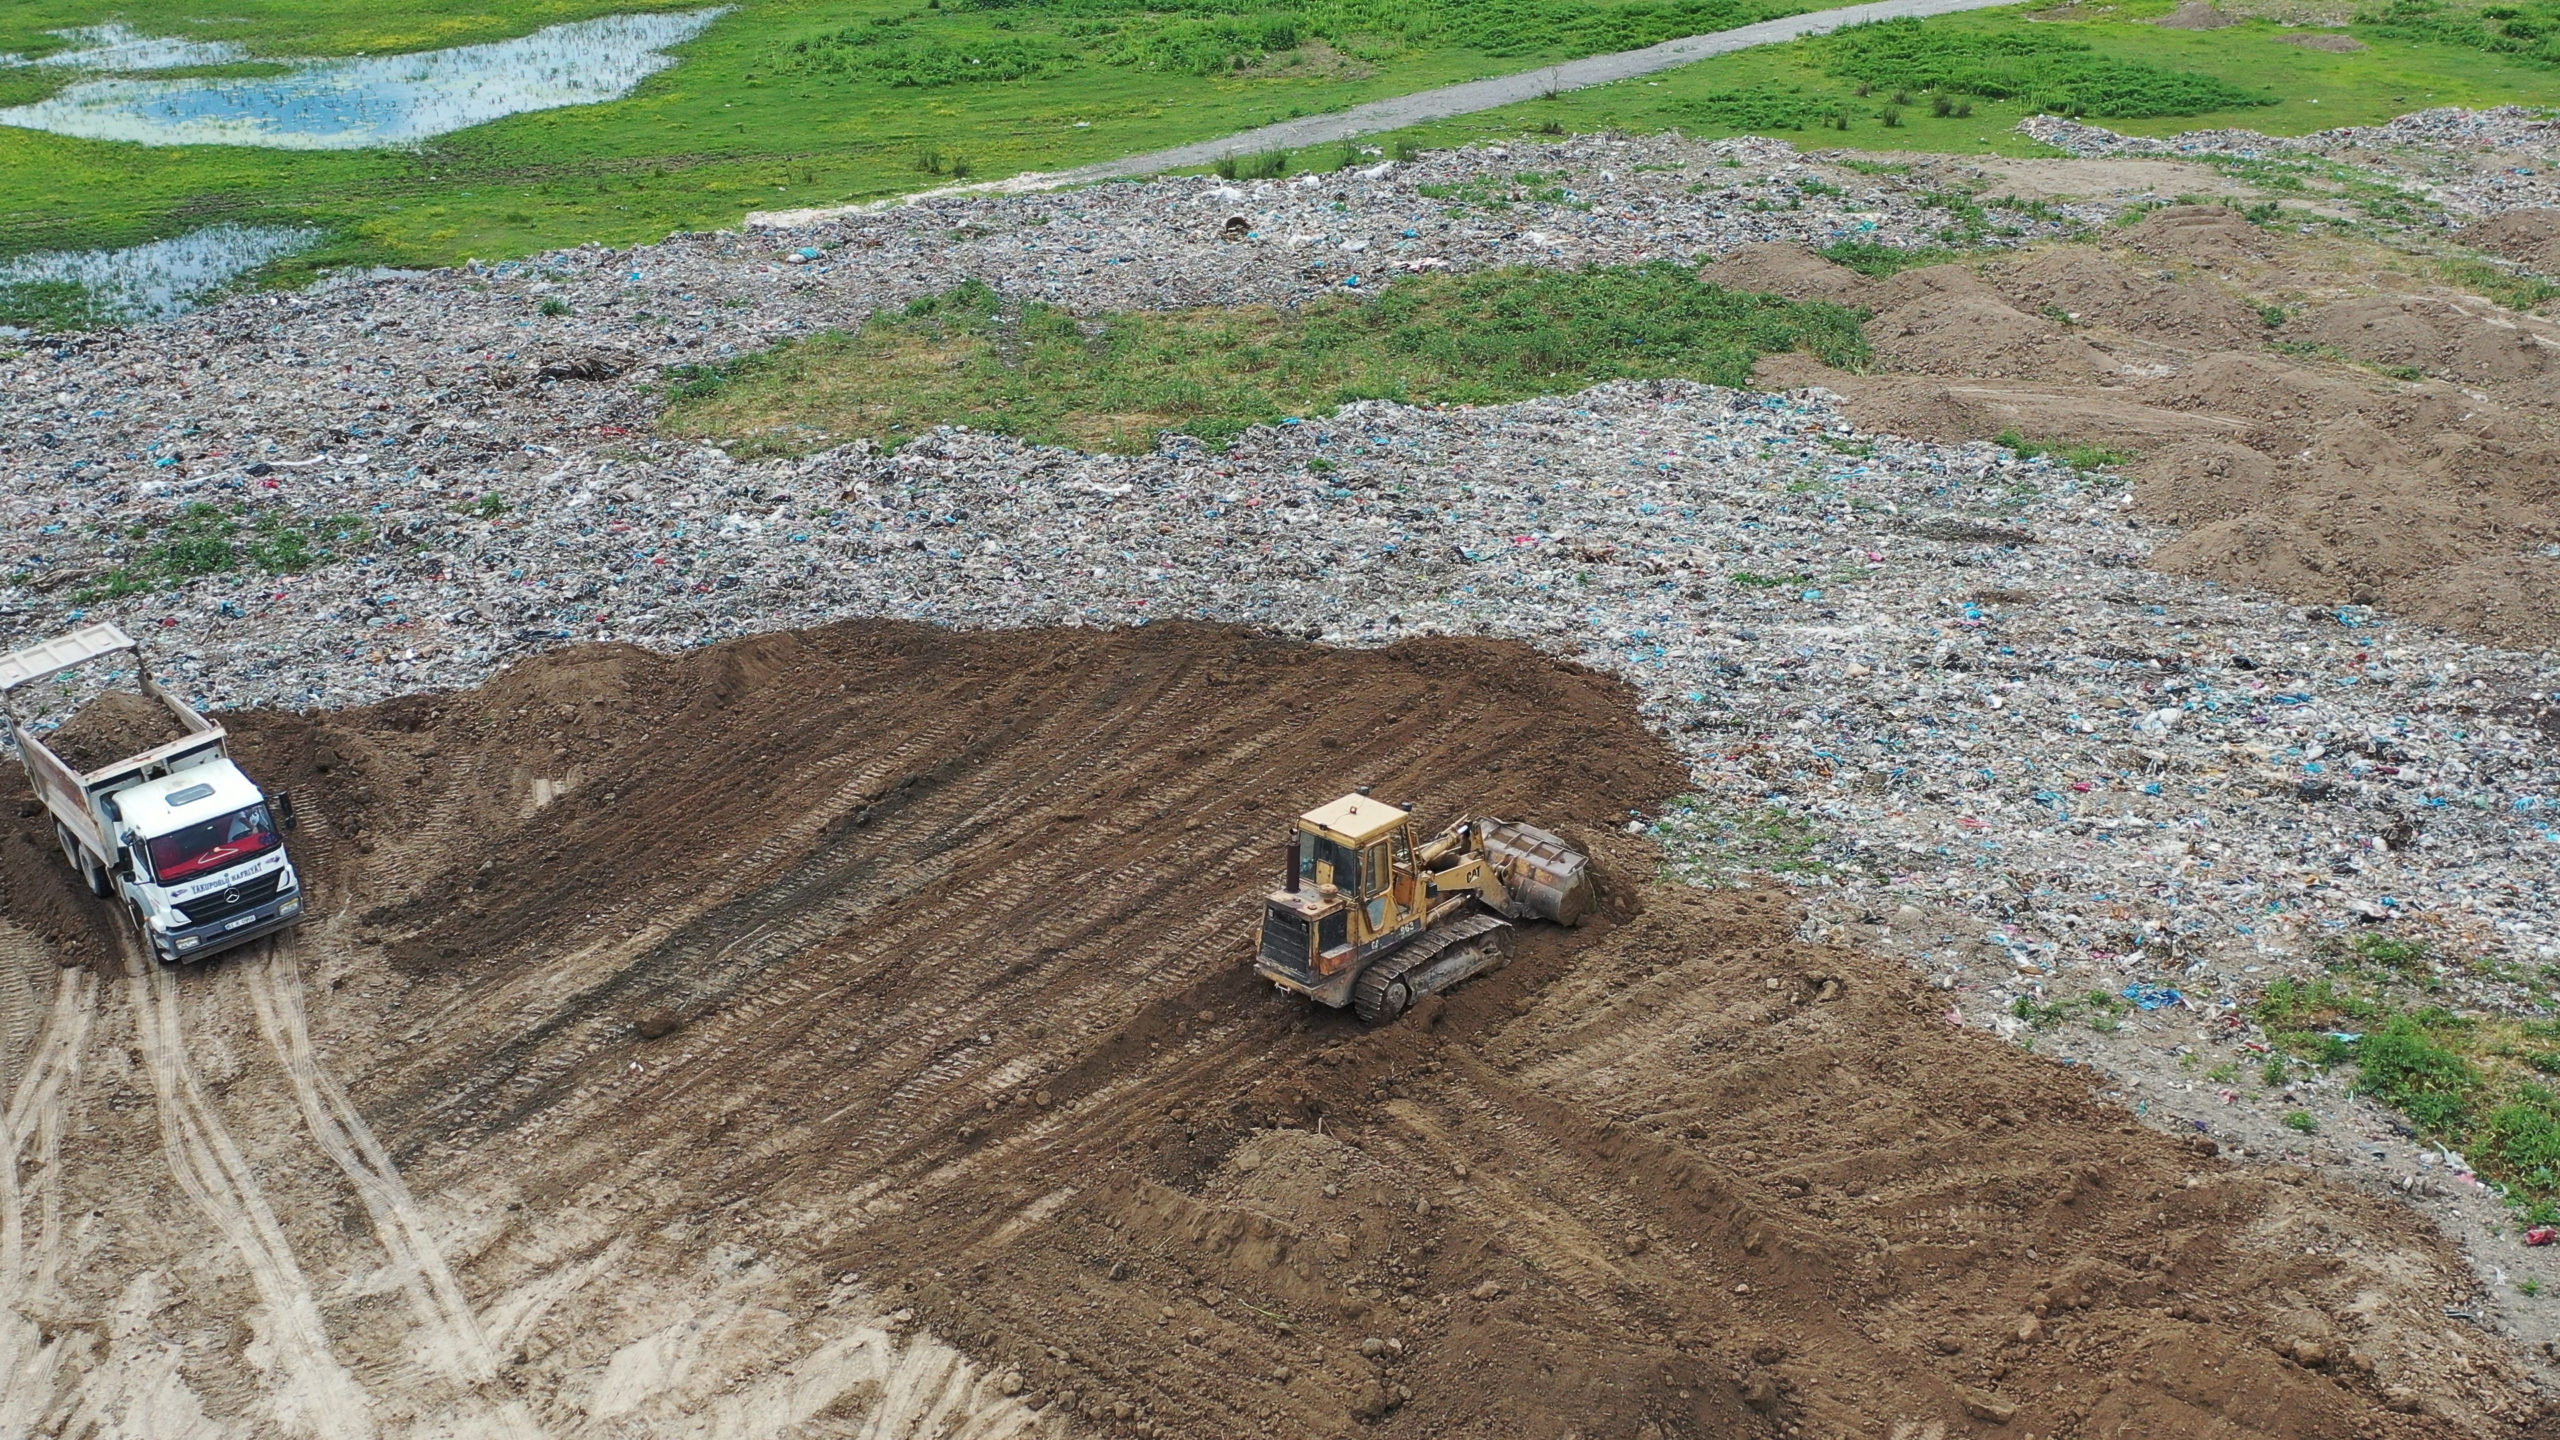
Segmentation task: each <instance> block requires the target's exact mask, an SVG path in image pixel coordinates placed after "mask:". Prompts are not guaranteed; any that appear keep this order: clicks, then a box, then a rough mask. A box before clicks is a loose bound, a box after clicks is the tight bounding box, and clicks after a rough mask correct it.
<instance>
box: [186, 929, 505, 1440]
mask: <svg viewBox="0 0 2560 1440" xmlns="http://www.w3.org/2000/svg"><path fill="white" fill-rule="evenodd" d="M264 949H265V953H264V954H260V955H253V956H251V957H249V958H248V959H246V960H245V961H243V962H242V963H240V964H238V965H237V966H235V967H234V970H235V971H236V973H237V974H239V975H240V977H241V979H242V981H243V983H244V984H245V985H246V986H247V988H248V992H249V1001H250V1005H251V1008H252V1009H253V1010H254V1011H255V1012H256V1014H257V1017H258V1029H259V1032H260V1033H261V1034H263V1035H264V1036H265V1037H266V1040H267V1045H268V1048H269V1049H270V1050H271V1051H273V1052H274V1055H275V1059H276V1062H277V1063H278V1064H279V1065H280V1066H282V1067H283V1069H284V1072H285V1076H286V1078H287V1079H288V1080H289V1081H291V1082H292V1086H293V1093H294V1100H295V1103H296V1104H297V1105H298V1106H299V1107H300V1109H301V1111H302V1119H303V1124H304V1125H305V1126H306V1127H307V1128H308V1129H309V1130H310V1132H311V1138H312V1139H313V1140H314V1141H315V1142H316V1143H317V1144H318V1145H319V1147H320V1149H321V1151H322V1152H323V1153H324V1154H326V1155H327V1156H328V1157H329V1159H330V1161H331V1162H332V1163H334V1164H335V1165H336V1166H337V1167H338V1169H339V1171H340V1172H341V1173H342V1174H344V1175H345V1176H346V1178H347V1181H348V1183H349V1184H350V1185H352V1186H353V1187H354V1188H355V1192H356V1197H357V1199H358V1200H359V1201H360V1202H361V1203H362V1204H363V1206H364V1209H365V1214H366V1216H367V1217H368V1218H369V1219H370V1221H371V1222H372V1226H373V1235H374V1239H375V1240H376V1241H377V1242H378V1243H379V1244H380V1245H381V1246H382V1249H383V1252H384V1253H385V1254H386V1255H388V1256H389V1257H390V1260H391V1265H392V1269H393V1270H394V1272H396V1274H397V1276H398V1278H399V1282H400V1288H401V1290H402V1292H403V1293H404V1295H405V1296H406V1298H407V1300H408V1302H409V1309H410V1313H411V1315H412V1317H413V1318H414V1320H415V1322H416V1326H417V1334H418V1336H419V1337H420V1338H421V1339H422V1340H423V1342H424V1349H425V1353H426V1355H427V1357H428V1360H429V1364H430V1366H431V1368H433V1369H434V1370H436V1371H437V1372H439V1373H440V1374H441V1375H442V1376H443V1378H445V1379H448V1380H451V1381H455V1382H457V1383H459V1384H462V1385H464V1386H467V1387H478V1386H483V1385H486V1384H488V1383H489V1382H490V1381H492V1380H494V1379H495V1378H496V1377H497V1374H498V1357H497V1355H496V1353H495V1351H494V1349H493V1347H492V1346H491V1344H490V1342H489V1337H488V1335H487V1334H486V1333H485V1332H484V1331H483V1329H482V1327H481V1324H480V1318H479V1316H478V1314H477V1313H476V1312H474V1311H473V1309H472V1307H471V1302H470V1300H469V1299H468V1297H466V1296H465V1295H464V1294H463V1291H462V1285H461V1282H460V1281H459V1280H457V1279H456V1278H455V1277H454V1273H453V1270H452V1268H451V1267H450V1266H449V1265H447V1264H446V1262H445V1257H444V1252H443V1249H442V1248H441V1247H440V1246H439V1245H438V1244H437V1242H436V1238H435V1235H434V1232H433V1230H432V1229H431V1228H430V1226H429V1224H428V1221H427V1216H426V1213H425V1211H424V1209H423V1207H421V1206H420V1205H419V1204H418V1201H417V1198H416V1197H415V1196H414V1195H412V1194H411V1193H410V1192H409V1186H408V1183H407V1181H405V1180H404V1179H402V1178H401V1174H400V1169H399V1167H398V1166H397V1165H395V1164H393V1163H392V1160H391V1155H390V1152H389V1151H388V1150H386V1149H385V1148H384V1146H383V1144H382V1142H381V1141H380V1140H379V1139H377V1138H376V1137H375V1135H374V1133H373V1128H372V1127H371V1126H370V1125H368V1124H367V1123H365V1118H364V1115H363V1113H362V1112H361V1111H359V1110H357V1108H356V1106H355V1102H354V1101H352V1100H350V1099H349V1098H348V1096H347V1092H346V1089H345V1087H344V1086H342V1085H340V1084H339V1083H338V1081H337V1078H336V1077H335V1076H333V1075H331V1074H330V1073H329V1072H328V1070H327V1069H326V1067H324V1066H322V1065H321V1063H320V1057H319V1055H318V1053H317V1051H316V1050H314V1048H313V1046H312V1043H311V1028H310V1023H309V1021H308V1019H307V1018H306V1017H305V1015H304V1013H303V1003H302V971H301V966H300V963H299V961H298V960H297V958H296V941H295V940H293V939H292V938H286V939H283V940H277V941H272V942H270V943H269V944H268V945H267V946H266V947H264ZM468 1408H472V1409H480V1410H485V1412H486V1413H485V1415H484V1416H483V1418H485V1419H486V1420H487V1421H488V1422H490V1423H489V1425H488V1427H487V1428H488V1429H490V1430H493V1431H494V1432H495V1433H498V1434H504V1435H508V1436H514V1437H521V1440H533V1437H535V1436H538V1435H539V1434H540V1433H541V1432H540V1430H539V1429H538V1427H536V1426H535V1424H534V1422H533V1416H532V1414H531V1412H530V1411H528V1410H527V1409H526V1408H525V1407H524V1405H523V1403H522V1402H521V1401H518V1400H516V1399H514V1398H513V1397H512V1396H509V1397H505V1398H503V1399H502V1400H500V1401H498V1402H497V1403H496V1404H495V1405H494V1406H471V1407H468Z"/></svg>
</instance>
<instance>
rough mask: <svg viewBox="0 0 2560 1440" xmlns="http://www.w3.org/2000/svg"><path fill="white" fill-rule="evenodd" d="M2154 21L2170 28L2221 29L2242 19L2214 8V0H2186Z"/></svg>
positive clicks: (2165, 27)
mask: <svg viewBox="0 0 2560 1440" xmlns="http://www.w3.org/2000/svg"><path fill="white" fill-rule="evenodd" d="M2152 23H2153V24H2155V25H2159V26H2161V27H2163V28H2164V29H2169V30H2220V29H2222V28H2224V27H2225V26H2229V25H2237V24H2239V23H2240V21H2239V20H2238V19H2237V18H2236V17H2234V16H2230V15H2225V14H2223V13H2222V12H2221V11H2219V10H2216V9H2214V8H2213V5H2212V0H2184V3H2182V4H2180V5H2179V6H2178V8H2177V9H2175V10H2172V11H2170V12H2169V13H2168V14H2167V15H2164V16H2162V17H2161V18H2160V19H2158V20H2155V21H2153V22H2152Z"/></svg>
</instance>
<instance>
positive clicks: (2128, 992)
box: [2124, 980, 2187, 1010]
mask: <svg viewBox="0 0 2560 1440" xmlns="http://www.w3.org/2000/svg"><path fill="white" fill-rule="evenodd" d="M2124 998H2126V999H2127V1000H2130V1001H2132V1002H2133V1003H2134V1004H2136V1005H2138V1006H2140V1007H2141V1008H2143V1009H2145V1010H2165V1009H2167V1008H2168V1007H2169V1006H2172V1005H2176V1004H2179V1003H2180V1002H2182V1001H2184V1000H2185V999H2186V998H2187V997H2186V996H2184V995H2181V994H2179V993H2178V992H2177V991H2175V990H2173V989H2170V988H2169V987H2168V986H2166V985H2146V984H2144V983H2143V982H2141V981H2139V980H2137V981H2135V982H2134V983H2132V984H2130V985H2127V986H2126V987H2124Z"/></svg>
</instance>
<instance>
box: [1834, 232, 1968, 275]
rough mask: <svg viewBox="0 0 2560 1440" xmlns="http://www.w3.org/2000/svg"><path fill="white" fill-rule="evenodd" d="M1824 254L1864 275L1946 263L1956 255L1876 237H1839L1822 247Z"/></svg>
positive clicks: (1932, 247) (1892, 272)
mask: <svg viewBox="0 0 2560 1440" xmlns="http://www.w3.org/2000/svg"><path fill="white" fill-rule="evenodd" d="M1822 258H1823V259H1825V260H1828V261H1830V262H1831V263H1832V264H1834V265H1845V266H1847V267H1849V268H1850V269H1852V270H1855V271H1857V272H1858V273H1859V274H1861V275H1869V276H1873V277H1875V278H1877V279H1879V280H1880V279H1883V278H1884V277H1885V276H1887V275H1892V274H1895V273H1897V272H1899V271H1903V270H1913V269H1917V268H1919V267H1921V266H1923V265H1943V264H1945V263H1946V262H1947V261H1949V260H1953V259H1955V258H1956V252H1955V251H1953V250H1941V249H1939V248H1937V247H1936V246H1933V245H1915V246H1908V247H1906V246H1901V245H1885V244H1880V243H1878V242H1876V241H1873V240H1835V241H1833V242H1831V243H1830V244H1828V245H1825V246H1823V247H1822Z"/></svg>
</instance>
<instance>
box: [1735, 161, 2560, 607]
mask: <svg viewBox="0 0 2560 1440" xmlns="http://www.w3.org/2000/svg"><path fill="white" fill-rule="evenodd" d="M2517 213H2518V214H2519V215H2521V214H2525V213H2528V212H2517ZM2510 218H2512V217H2510ZM2407 263H2408V262H2407V257H2388V256H2387V255H2385V254H2384V253H2382V252H2376V251H2372V250H2369V249H2363V250H2360V249H2357V248H2354V247H2351V246H2349V245H2346V244H2343V243H2335V242H2328V241H2324V240H2318V239H2311V238H2307V237H2304V236H2301V235H2297V234H2293V233H2290V232H2284V231H2277V230H2271V229H2263V228H2260V227H2257V226H2253V225H2251V224H2249V223H2248V222H2247V221H2245V220H2243V219H2242V218H2240V216H2239V214H2238V213H2237V212H2235V211H2232V210H2228V209H2223V208H2220V207H2208V206H2183V207H2173V208H2170V209H2166V210H2162V211H2160V212H2159V213H2157V214H2155V215H2153V216H2151V217H2150V218H2148V219H2146V220H2144V221H2143V222H2142V223H2140V224H2138V225H2135V226H2132V227H2130V228H2129V229H2127V230H2124V231H2122V232H2119V233H2118V234H2117V236H2116V237H2114V241H2113V243H2109V244H2106V245H2103V246H2092V245H2081V244H2073V245H2063V246H2056V247H2052V248H2050V249H2046V250H2042V251H2040V252H2035V253H2031V254H2028V255H2025V256H2022V257H2019V258H2016V259H2001V260H1996V261H1988V262H1975V263H1970V264H1949V265H1938V266H1930V267H1927V268H1924V269H1917V270H1909V271H1905V272H1903V273H1902V274H1899V275H1896V276H1894V277H1893V278H1891V279H1890V280H1885V281H1871V280H1868V279H1866V278H1865V277H1863V276H1860V275H1857V274H1856V273H1854V272H1851V271H1848V270H1845V269H1842V268H1841V267H1838V266H1835V265H1831V264H1829V263H1828V262H1826V261H1824V260H1822V259H1821V258H1820V257H1817V256H1813V255H1810V254H1806V253H1804V252H1802V251H1800V250H1799V251H1785V250H1783V248H1782V247H1777V246H1763V247H1754V248H1752V249H1749V250H1744V251H1738V252H1736V253H1734V254H1732V255H1729V256H1726V257H1724V258H1723V259H1720V260H1718V261H1716V262H1715V263H1713V264H1710V265H1708V266H1706V267H1705V270H1704V274H1705V275H1706V276H1707V278H1708V279H1710V280H1714V281H1716V282H1718V283H1723V284H1729V285H1735V286H1751V287H1755V288H1763V289H1770V290H1774V291H1777V292H1779V293H1784V294H1788V295H1793V296H1798V297H1804V298H1823V299H1832V300H1837V301H1840V302H1842V303H1845V304H1853V305H1860V306H1864V307H1866V308H1868V309H1870V310H1872V311H1874V312H1875V314H1874V318H1873V319H1871V320H1870V321H1869V322H1868V324H1867V333H1868V337H1869V339H1870V340H1871V341H1872V343H1873V344H1874V345H1875V348H1876V353H1877V373H1875V374H1872V375H1864V376H1851V375H1843V374H1839V373H1836V372H1830V371H1825V370H1823V369H1821V367H1819V366H1818V365H1817V364H1815V363H1813V362H1811V361H1809V360H1807V359H1806V358H1804V357H1801V356H1787V357H1772V358H1771V359H1770V360H1768V361H1764V362H1763V370H1762V378H1763V379H1764V380H1765V381H1769V382H1772V383H1819V384H1823V385H1826V386H1829V387H1831V388H1833V389H1836V390H1838V391H1840V392H1841V393H1843V394H1844V395H1846V396H1847V397H1849V400H1850V410H1851V413H1852V414H1854V415H1855V416H1856V417H1857V419H1858V421H1859V423H1860V424H1861V425H1866V426H1871V427H1873V428H1875V429H1878V430H1883V431H1889V432H1893V433H1898V434H1906V435H1919V436H1928V437H1932V438H1937V439H1946V440H1956V439H1991V438H1993V437H1996V436H1999V435H2001V434H2003V433H2009V434H2014V435H2022V436H2024V437H2026V438H2028V439H2031V440H2073V441H2081V442H2090V443H2097V444H2103V445H2108V446H2113V447H2117V448H2120V449H2124V450H2127V451H2130V452H2132V453H2133V454H2134V455H2135V456H2136V463H2135V464H2133V465H2132V466H2131V467H2130V473H2131V474H2132V475H2133V476H2134V477H2135V478H2136V480H2137V481H2138V482H2139V494H2140V498H2141V501H2142V504H2143V507H2144V510H2145V512H2146V513H2148V514H2150V515H2152V516H2155V517H2157V518H2159V519H2162V520H2165V521H2166V522H2168V523H2169V524H2172V525H2176V526H2180V527H2182V529H2183V532H2184V533H2182V534H2180V535H2179V536H2178V537H2177V538H2176V539H2174V540H2172V541H2170V542H2169V543H2167V544H2166V545H2164V546H2162V547H2161V548H2160V549H2159V550H2158V551H2156V552H2154V554H2153V556H2152V561H2151V563H2152V564H2153V565H2155V566H2156V567H2158V568H2160V569H2163V570H2167V571H2170V572H2172V573H2176V574H2185V575H2194V576H2200V577H2204V578H2208V579H2214V580H2220V581H2224V582H2226V583H2229V584H2232V585H2236V586H2240V587H2243V588H2247V589H2255V590H2261V591H2273V592H2275V593H2277V594H2281V595H2284V596H2287V597H2289V598H2292V599H2295V600H2301V601H2307V602H2311V603H2314V604H2324V605H2335V604H2358V605H2379V606H2383V607H2386V608H2388V609H2390V610H2393V611H2395V612H2397V613H2400V614H2404V615H2409V616H2412V617H2415V618H2418V619H2421V620H2424V621H2427V622H2429V623H2432V624H2436V625H2442V626H2445V627H2448V628H2450V629H2454V630H2457V631H2461V632H2463V633H2465V634H2468V635H2470V636H2473V637H2475V638H2478V639H2481V640H2484V641H2489V642H2492V643H2498V644H2505V645H2518V646H2540V645H2548V644H2551V643H2553V642H2554V641H2555V640H2560V569H2555V568H2554V567H2553V565H2552V564H2551V562H2550V560H2549V558H2548V557H2547V556H2545V555H2543V554H2541V553H2540V552H2541V551H2542V550H2543V549H2544V547H2545V546H2547V545H2548V544H2549V543H2551V541H2552V540H2553V539H2555V538H2560V470H2555V468H2554V460H2553V457H2554V456H2555V455H2560V431H2555V429H2554V426H2553V421H2552V418H2551V417H2552V415H2553V414H2554V401H2555V400H2560V325H2555V324H2554V323H2553V322H2551V321H2549V320H2546V319H2543V318H2541V317H2540V316H2536V315H2530V314H2520V313H2517V312H2514V311H2509V310H2505V309H2502V308H2500V307H2499V306H2497V305H2495V304H2493V303H2491V302H2489V301H2487V300H2484V299H2481V298H2480V297H2478V296H2476V295H2470V294H2466V293H2463V292H2460V291H2456V290H2452V289H2449V288H2445V287H2441V286H2435V285H2430V284H2427V283H2425V282H2422V281H2419V280H2416V279H2413V278H2411V277H2410V276H2409V275H2407V274H2404V273H2399V272H2397V271H2395V270H2394V269H2392V268H2391V266H2392V265H2394V264H2399V265H2406V264H2407Z"/></svg>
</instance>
